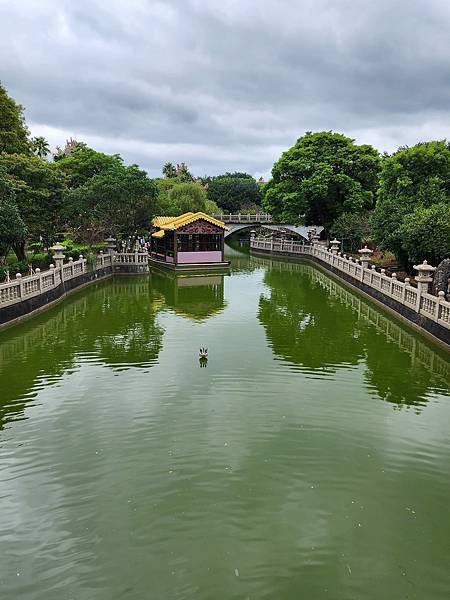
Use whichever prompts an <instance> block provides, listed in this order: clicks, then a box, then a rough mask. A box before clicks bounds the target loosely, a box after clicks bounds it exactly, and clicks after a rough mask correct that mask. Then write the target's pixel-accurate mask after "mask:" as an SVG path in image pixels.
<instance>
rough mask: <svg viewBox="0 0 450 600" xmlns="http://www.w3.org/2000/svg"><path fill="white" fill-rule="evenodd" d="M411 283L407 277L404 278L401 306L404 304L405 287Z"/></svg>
mask: <svg viewBox="0 0 450 600" xmlns="http://www.w3.org/2000/svg"><path fill="white" fill-rule="evenodd" d="M410 283H411V280H410V278H409V277H405V281H404V283H403V291H402V302H403V304H404V303H405V300H406V288H407V286H408V285H409V284H410Z"/></svg>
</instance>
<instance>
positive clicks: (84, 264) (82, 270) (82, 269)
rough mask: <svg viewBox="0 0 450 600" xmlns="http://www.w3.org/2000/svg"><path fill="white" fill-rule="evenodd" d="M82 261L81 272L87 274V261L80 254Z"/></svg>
mask: <svg viewBox="0 0 450 600" xmlns="http://www.w3.org/2000/svg"><path fill="white" fill-rule="evenodd" d="M80 260H81V272H82V273H85V272H86V260H85V258H84V256H83V255H82V254H80Z"/></svg>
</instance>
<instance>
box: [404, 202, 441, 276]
mask: <svg viewBox="0 0 450 600" xmlns="http://www.w3.org/2000/svg"><path fill="white" fill-rule="evenodd" d="M399 234H400V237H401V239H402V248H403V250H404V251H405V252H406V253H407V256H408V259H409V261H410V262H411V263H418V262H422V260H423V259H426V260H427V261H428V262H429V263H430V264H433V265H437V264H438V263H439V262H440V261H441V260H442V259H443V258H447V257H449V256H450V205H449V204H448V203H446V202H439V203H437V204H433V205H432V206H429V207H428V208H425V207H423V206H419V207H418V208H416V210H415V211H414V212H413V213H411V214H409V215H406V216H405V218H404V219H403V223H402V225H401V226H400V229H399Z"/></svg>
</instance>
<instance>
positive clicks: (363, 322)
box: [253, 258, 450, 405]
mask: <svg viewBox="0 0 450 600" xmlns="http://www.w3.org/2000/svg"><path fill="white" fill-rule="evenodd" d="M253 262H254V263H255V264H259V265H261V266H264V268H265V269H266V271H265V275H264V282H265V284H266V286H267V288H268V291H267V293H265V294H263V295H261V297H260V300H259V313H258V317H259V319H260V321H261V323H262V325H263V326H264V329H265V331H266V334H267V339H268V341H269V344H270V346H271V347H272V349H273V352H274V353H275V354H276V355H277V356H279V357H280V358H283V359H284V360H287V361H289V362H291V363H293V365H301V366H302V368H304V367H307V368H308V369H311V370H320V371H321V372H323V371H325V372H329V373H334V372H336V370H337V369H341V368H343V367H348V366H349V365H355V366H356V365H357V364H358V363H360V362H361V361H363V364H364V366H365V379H366V382H367V383H368V385H369V386H370V387H371V388H372V389H374V390H375V391H376V393H377V395H378V396H379V397H381V398H383V399H384V400H386V401H389V402H393V403H395V404H398V405H420V404H423V403H424V402H425V401H426V399H427V396H428V395H429V393H430V392H439V393H444V394H446V393H449V391H450V387H449V383H448V382H449V381H450V363H449V361H448V359H447V358H446V356H445V354H444V353H443V352H440V351H439V350H438V349H437V348H435V347H434V346H432V345H431V344H428V343H427V342H426V341H425V340H423V339H422V338H419V337H418V336H416V335H414V334H413V333H409V331H407V329H405V328H403V327H402V326H401V325H400V324H398V323H396V322H395V321H394V320H392V319H390V318H389V317H388V316H387V315H385V314H384V313H383V312H382V311H381V310H379V309H377V308H375V307H374V306H373V305H372V304H370V303H369V302H366V301H364V300H363V299H362V298H361V297H359V296H357V295H355V294H353V293H351V292H350V291H349V290H348V289H347V288H345V287H343V286H341V285H339V284H338V283H336V282H335V281H334V280H333V279H331V278H330V277H328V276H327V275H325V274H324V273H323V272H322V271H319V270H318V269H316V268H314V267H312V266H310V265H307V264H299V263H286V262H281V261H276V260H271V259H261V258H253Z"/></svg>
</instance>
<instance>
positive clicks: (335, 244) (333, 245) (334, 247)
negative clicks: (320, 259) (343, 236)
mask: <svg viewBox="0 0 450 600" xmlns="http://www.w3.org/2000/svg"><path fill="white" fill-rule="evenodd" d="M340 246H341V242H340V241H339V240H337V239H336V238H334V240H331V242H330V252H331V254H337V253H338V251H339V248H340Z"/></svg>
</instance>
